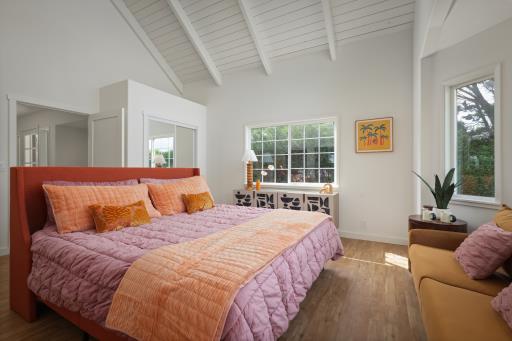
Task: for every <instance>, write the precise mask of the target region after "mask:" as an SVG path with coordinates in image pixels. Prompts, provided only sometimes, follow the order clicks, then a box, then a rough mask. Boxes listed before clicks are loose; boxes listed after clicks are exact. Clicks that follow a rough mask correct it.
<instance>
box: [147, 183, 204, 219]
mask: <svg viewBox="0 0 512 341" xmlns="http://www.w3.org/2000/svg"><path fill="white" fill-rule="evenodd" d="M147 185H148V187H149V194H150V195H151V199H153V203H154V204H155V207H156V209H157V210H158V211H160V213H162V214H163V215H173V214H176V213H181V212H185V204H184V202H183V198H182V196H183V194H194V193H203V192H210V189H209V188H208V185H207V184H206V181H205V180H204V179H203V177H201V176H193V177H190V178H185V179H181V180H178V181H176V182H174V183H168V184H147Z"/></svg>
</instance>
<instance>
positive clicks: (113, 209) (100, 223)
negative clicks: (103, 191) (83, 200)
mask: <svg viewBox="0 0 512 341" xmlns="http://www.w3.org/2000/svg"><path fill="white" fill-rule="evenodd" d="M89 209H90V210H91V213H92V218H93V220H94V225H95V226H96V232H99V233H102V232H109V231H117V230H120V229H122V228H125V227H135V226H140V225H144V224H149V223H150V222H151V218H150V217H149V213H148V210H147V209H146V205H145V204H144V201H143V200H139V201H137V202H136V203H134V204H130V205H124V206H109V205H90V206H89Z"/></svg>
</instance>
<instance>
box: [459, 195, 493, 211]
mask: <svg viewBox="0 0 512 341" xmlns="http://www.w3.org/2000/svg"><path fill="white" fill-rule="evenodd" d="M451 203H452V204H453V205H457V206H459V205H460V206H471V207H480V208H489V209H494V210H495V209H498V208H500V207H501V203H500V202H498V201H497V200H496V199H495V198H482V197H477V196H469V195H468V196H454V197H453V199H452V201H451Z"/></svg>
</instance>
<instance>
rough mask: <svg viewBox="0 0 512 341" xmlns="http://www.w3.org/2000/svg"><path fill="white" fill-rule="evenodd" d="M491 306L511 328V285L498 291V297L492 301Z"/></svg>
mask: <svg viewBox="0 0 512 341" xmlns="http://www.w3.org/2000/svg"><path fill="white" fill-rule="evenodd" d="M491 305H492V307H493V309H494V310H496V311H497V312H498V313H500V314H501V317H503V319H504V320H505V322H507V324H508V326H509V327H510V328H512V284H510V285H509V286H508V287H506V288H505V289H503V290H502V291H500V293H499V294H498V296H496V297H495V298H493V299H492V301H491Z"/></svg>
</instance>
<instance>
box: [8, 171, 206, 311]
mask: <svg viewBox="0 0 512 341" xmlns="http://www.w3.org/2000/svg"><path fill="white" fill-rule="evenodd" d="M199 174H200V172H199V168H93V167H12V168H11V196H10V205H11V215H10V265H11V266H10V270H11V271H10V272H11V277H10V284H11V288H10V294H11V295H10V296H11V297H10V298H11V300H10V303H11V309H13V310H15V311H17V312H18V313H19V314H20V315H22V316H23V317H24V318H25V319H27V320H31V319H33V318H35V305H34V298H33V297H32V294H31V293H30V291H29V290H28V288H27V277H28V274H29V272H30V268H31V264H32V257H31V254H30V244H31V237H30V236H31V234H32V233H34V232H36V231H37V230H40V229H41V228H42V227H43V225H44V223H45V220H46V204H45V201H44V195H43V188H42V184H43V181H47V180H66V181H98V182H99V181H118V180H128V179H139V178H158V179H177V178H188V177H191V176H195V175H199Z"/></svg>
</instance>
